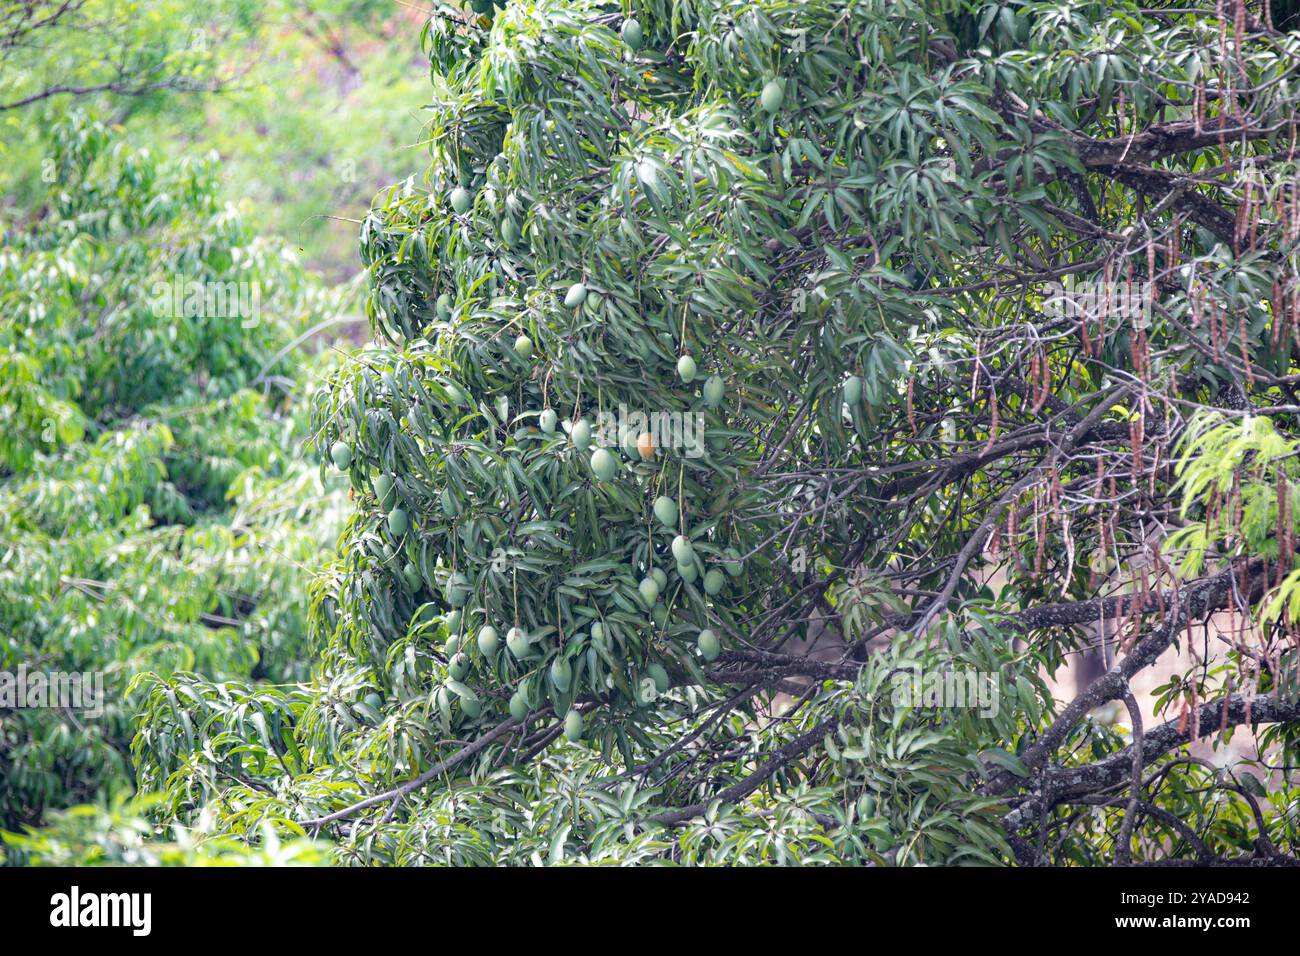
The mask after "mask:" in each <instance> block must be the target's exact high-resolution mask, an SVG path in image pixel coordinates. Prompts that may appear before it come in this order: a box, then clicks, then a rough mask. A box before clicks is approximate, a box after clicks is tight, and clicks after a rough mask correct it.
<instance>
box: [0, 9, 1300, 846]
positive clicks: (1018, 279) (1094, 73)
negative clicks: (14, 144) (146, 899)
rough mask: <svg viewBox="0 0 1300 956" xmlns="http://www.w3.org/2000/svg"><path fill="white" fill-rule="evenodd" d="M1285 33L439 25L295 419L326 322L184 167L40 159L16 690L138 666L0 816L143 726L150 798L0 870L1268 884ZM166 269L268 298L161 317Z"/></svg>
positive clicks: (648, 21)
mask: <svg viewBox="0 0 1300 956" xmlns="http://www.w3.org/2000/svg"><path fill="white" fill-rule="evenodd" d="M345 6H347V5H346V4H345ZM362 7H364V5H362ZM223 9H224V8H223ZM1286 15H1287V16H1290V14H1289V13H1287V14H1286ZM1280 16H1281V14H1279V17H1280ZM1280 26H1281V27H1284V26H1286V23H1284V22H1283V21H1281V20H1280V19H1279V20H1277V21H1274V20H1272V19H1270V17H1269V15H1268V14H1266V12H1265V11H1264V10H1263V9H1256V8H1254V7H1252V6H1250V5H1248V4H1243V3H1240V2H1237V3H1227V4H1224V5H1221V6H1220V7H1219V8H1218V9H1217V10H1213V11H1211V10H1207V11H1202V12H1197V11H1189V10H1183V9H1181V8H1179V9H1177V10H1169V11H1163V12H1162V11H1159V10H1153V9H1151V8H1146V7H1142V6H1140V5H1137V4H1133V3H1120V4H1100V3H1097V4H1093V3H1083V4H1068V5H1052V4H1046V3H1034V2H1017V3H1007V4H987V3H983V2H971V0H901V2H899V0H889V2H886V0H809V2H790V0H624V2H622V3H619V4H614V3H608V2H595V0H538V2H524V0H510V2H507V3H505V4H503V5H502V4H497V5H494V4H491V3H488V2H482V3H480V2H478V0H475V2H474V3H471V4H469V5H468V7H462V6H452V5H448V4H442V3H439V4H436V5H435V7H434V9H433V12H432V14H431V16H430V19H429V21H428V24H427V26H426V28H425V30H424V32H423V34H422V41H423V45H424V50H425V52H426V53H427V55H428V58H429V63H430V68H431V69H430V80H431V89H430V91H429V92H428V94H427V96H428V100H427V107H428V119H427V123H426V124H425V126H424V129H423V133H422V135H421V136H420V142H421V143H422V145H423V146H424V147H426V148H427V151H428V168H427V170H426V171H425V172H424V173H423V174H422V175H419V176H412V177H410V178H408V179H405V180H403V181H401V182H400V183H399V184H397V185H396V186H393V187H392V188H390V189H386V190H384V191H382V192H381V193H380V194H379V196H378V197H377V198H376V199H375V202H374V204H373V207H372V209H371V211H370V214H369V215H368V216H367V218H366V219H365V221H364V222H363V223H362V224H361V227H360V249H361V256H362V261H363V264H364V266H365V268H366V270H367V275H368V282H369V285H368V298H367V301H366V312H367V316H368V318H369V321H370V326H371V329H372V332H373V338H374V341H373V342H371V343H370V344H369V345H367V346H366V347H364V348H362V349H360V350H357V351H355V352H354V353H352V354H351V355H350V356H348V357H347V359H346V360H345V361H342V362H339V363H335V364H333V365H331V366H329V367H328V368H325V369H322V372H323V374H324V377H325V381H324V387H319V388H315V387H312V385H311V384H309V382H308V378H309V377H310V376H311V374H312V372H313V366H312V364H311V363H308V365H307V367H306V368H303V367H301V366H300V365H299V364H298V360H297V359H292V360H291V359H289V358H288V356H289V355H290V354H291V353H292V351H293V346H294V344H295V343H296V339H297V333H298V332H299V331H301V330H304V329H306V328H307V327H309V326H311V325H312V324H314V323H315V322H317V321H319V320H320V319H321V318H328V317H329V316H330V315H332V314H334V312H335V310H336V309H337V308H338V307H339V303H338V301H337V300H335V299H334V298H333V297H332V296H328V295H324V294H321V293H319V292H317V291H316V290H315V289H314V287H313V284H312V283H311V282H310V281H309V280H307V279H306V278H305V277H304V276H303V275H302V274H301V273H300V272H299V271H298V269H297V268H296V267H295V266H294V264H293V263H292V261H290V260H289V259H288V258H287V257H286V255H285V254H284V251H283V248H282V246H280V245H279V244H278V243H275V242H264V241H262V240H259V239H256V238H254V237H253V236H252V234H251V233H250V231H249V230H248V228H247V226H245V225H244V224H243V222H242V220H241V217H240V216H239V215H238V214H237V213H236V212H235V211H233V210H229V209H227V208H226V207H224V206H222V205H220V204H219V203H217V202H216V201H215V200H214V199H213V197H214V196H215V195H216V192H215V190H214V187H213V185H212V181H211V178H210V170H209V167H207V166H205V165H204V164H201V163H195V162H193V161H186V162H178V163H174V164H173V163H161V162H158V161H157V160H155V159H153V158H152V157H150V156H148V155H145V154H141V153H138V152H133V151H130V150H127V149H125V148H121V147H114V146H113V145H112V144H111V142H110V139H109V138H108V137H106V135H105V133H104V131H103V130H102V128H100V127H97V126H95V125H94V124H87V123H74V124H71V125H70V126H68V127H66V128H65V130H64V131H63V132H60V133H57V134H56V135H55V138H54V142H56V143H57V144H59V145H58V149H57V151H56V154H55V155H56V157H57V161H56V162H55V164H54V168H55V169H56V170H57V171H58V174H57V176H56V177H54V182H53V183H52V184H51V186H50V190H49V196H48V198H47V199H44V200H41V201H39V203H37V204H36V205H39V208H40V214H39V215H33V216H32V217H31V218H30V221H27V222H25V223H24V224H23V227H22V228H21V229H20V230H15V233H14V238H13V239H12V240H11V241H10V242H9V243H8V245H10V246H12V249H11V250H10V251H6V252H5V253H4V259H3V260H0V265H2V266H3V270H2V271H0V307H3V308H4V310H5V313H6V323H10V324H7V325H6V326H5V327H4V330H3V331H0V336H4V337H3V338H0V345H3V349H0V355H3V356H4V358H3V360H4V362H5V365H4V371H5V378H4V379H3V380H0V400H2V404H0V408H2V409H3V410H4V413H5V414H6V416H7V418H8V419H9V420H10V421H12V422H13V423H15V427H14V428H13V429H11V430H7V431H6V434H5V436H4V438H3V439H2V440H0V455H2V456H3V458H2V459H0V477H3V484H0V522H3V523H2V524H0V535H3V540H0V550H2V551H3V552H4V553H7V554H8V555H12V556H13V557H12V558H10V559H8V562H7V564H6V565H5V568H4V571H3V574H2V575H0V619H3V621H4V622H5V625H6V628H7V633H6V640H8V641H9V642H10V645H9V646H8V647H7V648H6V657H5V661H6V664H5V666H12V665H13V664H14V663H15V662H31V661H36V660H40V661H43V662H46V663H45V666H51V667H52V666H56V665H57V666H61V667H64V668H67V669H72V668H83V667H93V666H107V667H108V668H109V669H110V672H111V673H113V674H115V675H120V677H122V678H125V677H126V675H128V674H130V675H134V677H133V678H132V679H131V681H130V683H129V686H127V687H124V688H123V693H124V694H125V695H126V696H125V698H118V700H116V701H115V704H114V711H113V713H112V714H110V716H109V717H107V718H106V719H104V721H103V722H102V723H101V724H97V725H95V727H94V728H92V729H91V730H89V731H81V730H80V728H76V729H75V732H74V730H73V729H70V728H69V723H68V721H66V720H64V718H63V715H60V714H59V713H57V712H52V711H31V712H21V711H20V712H18V714H17V719H16V720H15V719H13V718H10V717H6V718H5V723H4V724H3V725H0V726H3V733H4V734H5V735H6V741H5V753H6V754H9V753H15V754H19V755H21V756H20V759H18V760H16V761H13V762H6V761H7V759H8V758H7V756H0V773H7V774H9V777H8V779H7V780H3V781H0V782H3V783H5V785H6V792H7V793H8V794H9V799H10V806H9V808H8V810H7V812H8V820H9V821H10V822H11V823H12V822H24V821H33V820H35V819H36V818H37V817H38V816H39V814H40V812H41V811H42V810H43V809H44V808H46V807H53V806H64V805H66V804H67V803H69V802H72V801H75V800H77V799H90V798H91V797H96V798H102V797H106V796H112V795H113V794H114V793H115V791H119V790H122V789H124V788H123V786H122V784H123V783H124V780H123V777H124V774H125V772H126V767H127V761H126V759H125V754H124V744H125V740H126V738H127V735H128V727H127V723H128V720H129V719H131V718H132V717H134V724H133V727H134V730H135V734H134V738H133V740H132V741H131V745H130V767H131V769H132V770H133V771H134V772H135V774H136V777H137V783H138V786H139V789H140V790H141V791H142V792H143V794H145V799H144V800H143V802H142V803H140V804H138V805H136V806H134V807H130V808H128V807H127V806H126V805H124V804H122V803H120V802H109V803H106V804H105V805H106V806H107V808H108V809H103V810H89V809H84V808H83V809H80V810H76V811H73V812H70V813H66V814H58V815H53V816H52V817H51V822H52V823H53V826H52V827H51V828H50V829H48V830H45V831H40V832H36V833H31V834H29V835H28V836H26V837H23V838H18V839H11V841H10V844H11V846H12V848H13V853H14V855H15V858H16V859H22V860H30V861H33V862H58V861H60V860H85V861H96V862H111V861H123V862H126V861H137V862H150V863H166V862H201V861H204V860H211V861H213V862H238V861H245V860H246V861H248V862H270V861H274V860H278V859H284V858H288V859H301V860H302V861H303V862H315V861H316V860H318V859H322V858H323V857H322V856H321V854H324V853H328V855H329V857H328V858H329V859H330V860H332V861H335V862H341V863H352V864H385V863H396V864H453V865H455V864H489V863H512V864H519V863H565V862H599V863H672V864H696V863H747V864H748V863H777V864H783V863H796V862H797V863H848V864H861V863H872V864H889V865H893V864H898V865H906V864H916V863H926V864H972V863H1021V864H1043V863H1050V864H1081V865H1107V864H1112V863H1126V862H1130V861H1140V862H1148V861H1164V860H1169V859H1176V860H1197V861H1200V862H1211V861H1229V862H1249V863H1264V864H1271V863H1285V862H1294V860H1295V857H1296V853H1297V845H1298V844H1300V794H1297V791H1296V789H1295V787H1294V784H1293V771H1292V769H1291V768H1292V767H1293V766H1294V765H1295V764H1296V757H1297V749H1300V736H1298V735H1300V696H1298V695H1297V694H1296V688H1297V686H1300V685H1297V683H1296V680H1295V678H1296V674H1295V668H1296V661H1297V654H1296V650H1295V647H1296V633H1297V632H1296V627H1295V625H1296V622H1297V620H1300V561H1298V560H1297V556H1296V548H1295V541H1296V530H1297V526H1298V525H1300V521H1297V517H1296V509H1295V508H1293V507H1292V505H1291V502H1292V501H1293V499H1294V495H1295V491H1296V487H1295V486H1296V482H1297V480H1300V465H1297V463H1296V451H1297V449H1300V426H1297V424H1296V421H1297V419H1296V415H1297V410H1298V409H1300V395H1297V393H1296V386H1297V383H1300V368H1298V367H1297V360H1296V355H1295V349H1296V346H1297V344H1300V162H1297V157H1296V150H1295V148H1294V145H1293V143H1294V140H1295V138H1296V136H1297V135H1300V86H1298V85H1297V84H1298V81H1297V78H1296V77H1297V76H1300V72H1298V71H1297V70H1296V67H1297V65H1300V36H1298V35H1297V34H1296V33H1295V32H1287V31H1286V30H1285V29H1280V28H1279V27H1280ZM411 105H415V104H411ZM388 122H391V117H390V118H387V119H385V120H383V121H380V120H376V127H375V128H379V127H384V128H388V127H387V126H386V123H388ZM303 128H306V127H303ZM294 135H297V136H299V137H301V135H302V133H301V132H298V133H297V134H294ZM325 152H326V153H329V150H328V148H325ZM273 153H274V150H272V151H271V153H268V154H263V155H271V154H273ZM331 158H332V154H331ZM276 195H278V194H276ZM36 205H34V206H33V208H36ZM178 274H179V275H184V276H186V277H190V278H196V279H198V280H200V281H217V280H231V279H234V280H236V281H238V280H240V279H242V280H244V281H254V280H255V281H257V282H258V283H261V284H263V285H262V293H263V299H262V307H261V310H260V318H259V321H257V322H254V323H252V324H249V323H247V322H244V321H239V320H238V319H236V320H234V321H226V322H224V323H222V322H218V323H203V322H198V323H190V322H189V321H186V322H171V323H168V322H166V321H160V317H159V315H158V313H157V309H156V308H155V307H154V305H155V303H154V301H153V299H151V297H150V295H149V290H151V289H153V287H154V286H153V283H154V282H156V281H157V280H158V279H159V278H160V277H161V278H163V279H164V280H165V279H167V278H168V277H171V276H174V275H178ZM11 317H12V318H11ZM611 416H613V423H612V425H611ZM665 426H666V427H665ZM304 440H307V441H308V442H309V443H310V447H311V448H312V449H314V451H315V453H316V455H317V458H318V462H319V468H320V470H319V472H315V471H310V472H309V471H308V470H307V469H306V468H305V467H303V466H300V465H298V464H295V463H294V461H293V457H294V453H295V450H296V448H297V447H298V445H299V443H301V442H302V441H304ZM345 484H347V485H350V486H351V491H350V498H351V501H352V505H351V506H350V507H349V508H348V509H347V512H346V515H341V514H340V515H336V513H335V510H334V508H335V506H338V505H341V504H342V501H341V500H340V499H341V497H342V492H335V493H334V494H333V495H332V496H330V497H329V499H328V501H325V500H322V499H323V496H325V495H326V492H325V490H324V489H327V488H331V487H343V486H344V485H345ZM336 517H337V518H338V525H341V534H339V535H338V537H337V550H336V551H334V552H331V556H330V557H322V556H320V555H319V553H318V549H320V548H321V546H322V545H325V546H330V545H332V544H333V543H334V542H335V540H336V530H338V526H336V524H335V518H336ZM309 572H315V573H314V574H311V576H310V579H309ZM304 611H305V612H306V614H307V622H306V624H305V625H304V617H303V613H304ZM304 628H305V629H306V630H305V631H304ZM1175 650H1176V651H1179V652H1181V653H1182V655H1183V656H1182V657H1181V658H1177V659H1175V658H1174V655H1173V653H1172V652H1173V651H1175ZM1086 656H1092V657H1095V658H1097V659H1098V660H1099V662H1100V665H1099V668H1098V671H1099V674H1100V676H1098V677H1097V679H1095V680H1093V681H1092V682H1091V683H1089V684H1087V686H1085V687H1083V688H1082V689H1080V690H1078V691H1077V692H1076V693H1075V694H1074V696H1073V697H1069V698H1067V699H1066V700H1064V701H1061V700H1057V699H1056V696H1055V695H1056V694H1059V693H1061V690H1060V688H1053V687H1051V686H1049V683H1048V680H1049V679H1050V678H1052V677H1054V676H1057V675H1059V674H1060V673H1061V672H1062V669H1063V668H1064V666H1065V665H1066V664H1067V663H1070V662H1071V661H1076V660H1077V659H1078V658H1080V657H1086ZM1171 660H1173V661H1174V663H1173V664H1172V665H1171V664H1170V663H1169V662H1170V661H1171ZM1158 665H1159V666H1166V667H1169V666H1172V667H1173V670H1172V672H1170V673H1169V674H1168V676H1167V677H1164V678H1161V681H1162V683H1161V684H1160V686H1158V687H1156V689H1155V691H1154V695H1153V696H1154V700H1153V710H1154V717H1155V721H1162V722H1153V721H1152V720H1151V719H1150V718H1151V715H1150V714H1148V716H1147V717H1144V716H1143V711H1142V707H1141V704H1140V702H1139V700H1138V694H1139V693H1140V691H1139V690H1136V689H1135V688H1137V687H1138V685H1139V684H1140V682H1141V681H1142V680H1143V679H1144V678H1150V675H1151V673H1152V672H1153V671H1154V670H1155V668H1156V667H1157V666H1158ZM934 675H939V676H940V677H950V678H955V679H956V681H957V682H958V683H957V685H954V684H952V683H948V684H946V685H944V684H942V683H941V684H940V685H939V690H938V691H936V692H935V693H934V694H933V695H932V696H927V695H926V694H925V693H920V694H919V695H918V694H916V693H903V692H901V691H902V690H903V689H909V688H913V687H914V686H916V685H912V684H909V683H907V680H906V678H909V677H918V678H919V677H921V676H931V677H933V676H934ZM900 678H903V680H902V681H900ZM963 682H968V683H967V684H966V686H968V688H969V689H970V690H971V691H972V693H973V694H974V696H973V697H968V696H962V695H960V694H955V691H957V690H960V688H961V686H962V683H963ZM977 689H978V691H979V693H975V691H976V690H977ZM957 697H960V699H956V698H957ZM123 700H124V701H125V702H124V703H123ZM1117 715H1124V717H1125V718H1126V720H1127V723H1124V722H1120V721H1118V720H1116V716H1117ZM1243 738H1248V739H1245V740H1243ZM90 754H94V755H96V756H94V757H91V758H90V759H88V760H87V761H86V762H85V763H78V761H79V760H80V759H81V758H83V757H87V756H88V755H90ZM70 768H71V769H70ZM69 780H71V781H72V782H71V783H68V782H67V781H69ZM14 795H17V799H14ZM138 812H140V813H146V814H148V816H149V819H150V820H151V822H152V824H153V825H154V826H155V827H156V828H157V836H158V839H159V840H161V841H163V842H160V843H156V844H155V843H152V842H150V841H147V840H143V839H140V835H141V834H143V833H144V832H145V831H146V830H147V829H148V827H147V826H145V825H143V824H140V823H139V822H138V821H137V820H136V817H135V814H136V813H138ZM313 840H320V841H321V842H319V843H313V842H310V841H313ZM173 841H174V842H173ZM241 846H242V847H245V849H244V850H242V851H240V850H238V849H236V848H237V847H241Z"/></svg>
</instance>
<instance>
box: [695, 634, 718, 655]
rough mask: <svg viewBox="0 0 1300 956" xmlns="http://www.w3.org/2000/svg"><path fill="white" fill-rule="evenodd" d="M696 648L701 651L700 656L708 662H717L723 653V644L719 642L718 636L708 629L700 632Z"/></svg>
mask: <svg viewBox="0 0 1300 956" xmlns="http://www.w3.org/2000/svg"><path fill="white" fill-rule="evenodd" d="M695 646H696V647H698V648H699V649H700V656H701V657H703V658H704V659H705V660H706V661H714V660H717V658H718V655H719V654H721V653H722V644H721V642H720V641H719V640H718V635H716V634H714V633H713V631H712V630H710V629H709V628H707V627H706V628H705V629H704V630H702V631H700V636H699V637H698V638H697V639H696V642H695Z"/></svg>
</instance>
